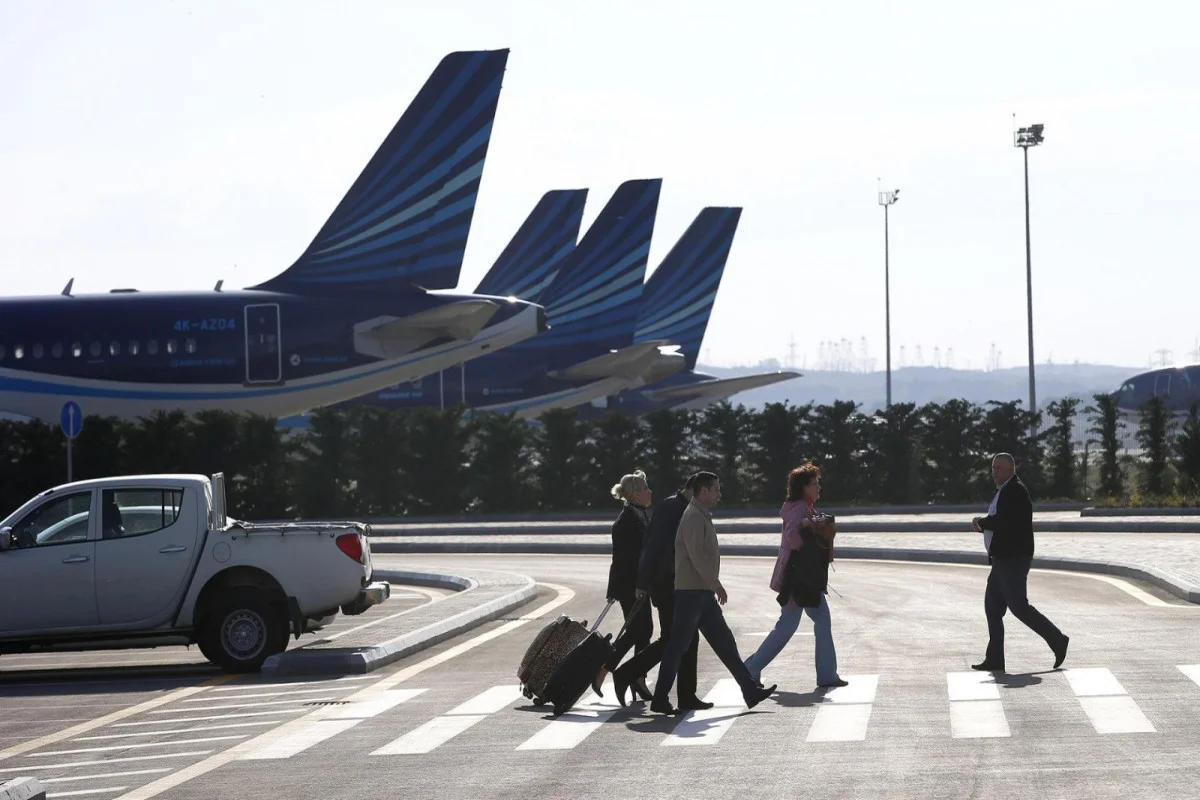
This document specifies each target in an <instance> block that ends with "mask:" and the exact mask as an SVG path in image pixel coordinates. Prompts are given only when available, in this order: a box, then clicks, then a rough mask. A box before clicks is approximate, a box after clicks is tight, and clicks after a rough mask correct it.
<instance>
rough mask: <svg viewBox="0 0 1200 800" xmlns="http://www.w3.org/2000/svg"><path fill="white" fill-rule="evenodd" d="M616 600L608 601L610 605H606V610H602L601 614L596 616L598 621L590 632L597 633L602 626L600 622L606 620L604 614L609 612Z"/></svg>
mask: <svg viewBox="0 0 1200 800" xmlns="http://www.w3.org/2000/svg"><path fill="white" fill-rule="evenodd" d="M615 602H617V601H616V600H609V601H608V605H606V606H605V607H604V610H603V611H601V612H600V616H598V617H596V622H595V623H594V624H593V625H592V629H591V631H589V632H590V633H595V632H596V631H597V630H598V629H599V628H600V623H601V622H604V615H605V614H607V613H608V610H609V609H610V608H612V607H613V603H615Z"/></svg>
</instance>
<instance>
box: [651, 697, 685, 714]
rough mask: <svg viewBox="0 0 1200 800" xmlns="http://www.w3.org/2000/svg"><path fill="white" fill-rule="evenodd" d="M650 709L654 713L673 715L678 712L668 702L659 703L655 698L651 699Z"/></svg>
mask: <svg viewBox="0 0 1200 800" xmlns="http://www.w3.org/2000/svg"><path fill="white" fill-rule="evenodd" d="M650 710H651V711H653V712H654V713H655V714H667V715H674V714H678V713H679V711H678V709H675V708H672V706H671V704H670V702H663V703H660V702H658V701H657V700H653V701H651V703H650Z"/></svg>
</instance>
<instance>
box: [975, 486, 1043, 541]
mask: <svg viewBox="0 0 1200 800" xmlns="http://www.w3.org/2000/svg"><path fill="white" fill-rule="evenodd" d="M979 527H981V528H983V529H984V530H985V531H992V546H991V548H990V549H989V550H988V559H989V560H991V559H993V558H1033V501H1032V500H1031V499H1030V498H1029V489H1028V488H1027V487H1026V486H1025V484H1024V483H1022V482H1021V479H1020V478H1018V477H1017V476H1016V475H1014V476H1013V477H1012V480H1010V481H1009V482H1008V483H1006V484H1005V485H1004V488H1003V489H1001V490H1000V497H999V498H997V500H996V513H995V514H992V515H989V516H986V517H984V518H982V519H981V520H979Z"/></svg>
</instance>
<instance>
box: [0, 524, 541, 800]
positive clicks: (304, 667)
mask: <svg viewBox="0 0 1200 800" xmlns="http://www.w3.org/2000/svg"><path fill="white" fill-rule="evenodd" d="M371 550H372V552H379V551H377V550H376V549H375V547H374V545H372V548H371ZM511 574H513V575H514V577H518V578H520V579H521V581H520V583H519V584H517V585H515V586H514V588H513V590H512V591H509V592H507V593H505V594H503V595H501V596H500V597H496V598H494V599H492V600H489V601H488V602H486V603H483V604H481V605H478V606H475V607H474V608H470V609H467V610H466V611H460V612H459V613H457V614H455V615H453V616H451V617H447V618H446V619H443V620H439V621H438V622H434V623H432V624H429V625H426V626H425V627H423V628H418V629H417V630H415V631H412V632H411V633H406V634H403V635H401V636H397V637H396V638H394V639H390V640H388V641H386V642H381V643H379V644H376V645H373V646H371V647H355V648H346V649H345V650H304V649H297V650H285V651H284V652H282V653H278V654H276V655H273V656H271V657H270V658H268V659H267V660H266V661H265V662H263V666H262V673H263V674H267V675H277V676H281V675H288V676H291V675H331V674H336V675H348V674H352V675H363V674H366V673H368V672H373V671H374V670H377V669H379V668H380V667H385V666H387V665H388V664H391V663H393V662H395V661H399V660H400V659H402V658H404V657H406V656H409V655H412V654H413V653H416V652H419V651H421V650H425V649H427V648H430V647H433V646H434V645H436V644H439V643H441V642H444V641H446V640H447V639H450V638H452V637H454V636H458V635H459V634H460V633H465V632H466V631H469V630H472V629H474V628H478V627H479V626H480V625H483V624H484V623H487V622H491V621H492V620H494V619H496V618H497V617H499V616H502V615H504V614H506V613H508V612H509V611H512V610H513V609H516V608H519V607H520V606H523V605H525V604H526V603H528V602H530V601H531V600H533V599H534V598H535V597H537V592H538V587H537V582H536V581H534V580H533V578H530V577H529V576H527V575H516V574H515V573H511ZM374 575H375V576H377V577H378V578H379V579H382V580H386V581H390V582H394V583H407V584H411V585H416V586H436V587H439V588H443V589H454V590H457V591H462V592H470V591H473V590H475V589H477V588H478V587H479V582H478V581H477V580H475V579H473V578H470V577H466V576H462V575H454V574H450V573H443V572H415V571H407V570H390V569H386V570H385V569H377V570H375V573H374ZM0 800H3V798H0Z"/></svg>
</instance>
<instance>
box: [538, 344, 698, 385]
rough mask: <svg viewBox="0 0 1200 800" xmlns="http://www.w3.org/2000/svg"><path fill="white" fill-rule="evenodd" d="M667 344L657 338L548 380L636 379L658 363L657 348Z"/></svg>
mask: <svg viewBox="0 0 1200 800" xmlns="http://www.w3.org/2000/svg"><path fill="white" fill-rule="evenodd" d="M667 344H668V342H667V341H665V340H661V339H659V340H655V341H652V342H642V343H641V344H635V345H630V346H629V347H622V348H621V349H620V350H613V351H611V352H608V353H605V354H604V355H602V356H597V357H596V358H589V359H588V360H587V361H581V362H580V363H578V364H572V365H571V366H569V367H567V368H566V369H560V370H556V371H554V372H551V373H550V377H552V378H562V379H563V380H569V381H595V380H601V379H603V378H629V379H630V380H636V379H637V378H638V377H640V376H641V374H642V373H643V372H645V371H646V370H647V369H648V368H649V367H650V366H652V365H653V364H654V363H655V361H657V360H659V358H660V356H661V354H660V352H659V348H660V347H662V346H665V345H667ZM681 366H682V364H681Z"/></svg>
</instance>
